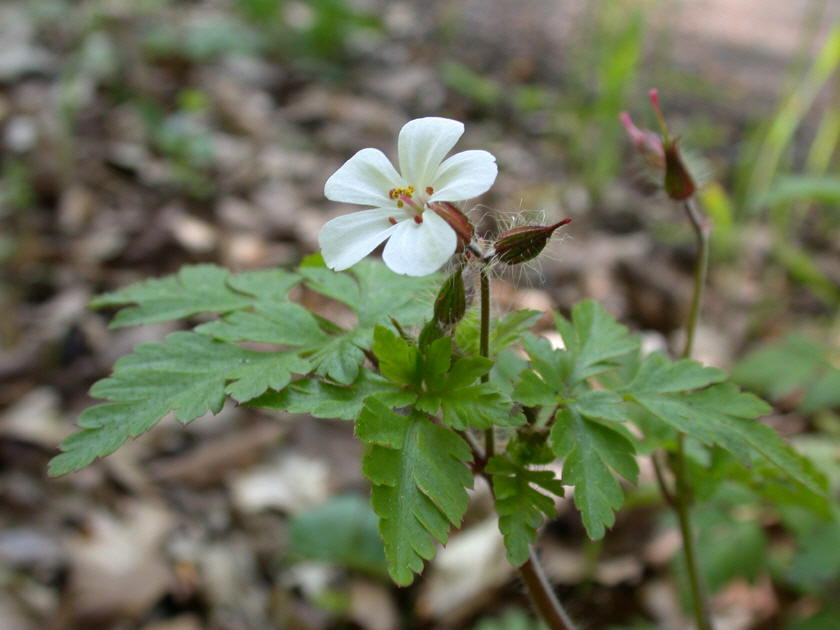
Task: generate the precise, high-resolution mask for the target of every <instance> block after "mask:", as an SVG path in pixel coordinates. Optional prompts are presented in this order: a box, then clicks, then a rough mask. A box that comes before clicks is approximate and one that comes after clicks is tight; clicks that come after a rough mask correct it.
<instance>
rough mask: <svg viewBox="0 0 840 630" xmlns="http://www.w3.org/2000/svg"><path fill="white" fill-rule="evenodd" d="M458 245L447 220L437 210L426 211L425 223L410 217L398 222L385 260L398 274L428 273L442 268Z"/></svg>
mask: <svg viewBox="0 0 840 630" xmlns="http://www.w3.org/2000/svg"><path fill="white" fill-rule="evenodd" d="M457 244H458V239H457V237H456V236H455V230H453V229H452V228H451V227H450V226H449V224H448V223H447V222H446V221H444V220H443V219H441V218H440V217H439V216H438V215H436V214H435V213H434V212H424V213H423V222H422V223H419V224H418V223H415V222H414V221H413V220H408V221H403V222H402V223H399V224H397V229H396V230H395V231H394V233H393V234H392V235H391V238H390V239H388V243H387V244H386V245H385V251H383V252H382V260H384V261H385V264H386V265H388V267H389V268H390V269H391V271H395V272H396V273H402V274H405V275H407V276H425V275H428V274H430V273H434V272H435V271H437V270H438V269H440V268H441V266H443V264H444V263H445V262H446V261H447V260H449V257H450V256H452V254H454V253H455V247H456V246H457Z"/></svg>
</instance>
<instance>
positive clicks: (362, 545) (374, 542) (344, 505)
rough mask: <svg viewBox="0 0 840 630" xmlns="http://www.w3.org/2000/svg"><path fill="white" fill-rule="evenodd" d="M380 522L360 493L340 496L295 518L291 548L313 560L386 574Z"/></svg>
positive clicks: (290, 526)
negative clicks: (378, 528) (378, 531)
mask: <svg viewBox="0 0 840 630" xmlns="http://www.w3.org/2000/svg"><path fill="white" fill-rule="evenodd" d="M377 522H378V519H377V518H376V514H374V512H373V510H371V508H370V504H369V503H368V502H367V501H365V500H364V499H362V498H361V497H360V496H358V495H353V494H346V495H341V496H337V497H334V498H332V499H330V500H329V501H328V502H327V503H325V504H324V505H320V506H318V507H316V508H314V509H311V510H308V511H306V512H303V513H301V514H298V515H296V516H295V517H294V518H293V519H292V520H291V522H290V523H289V543H290V545H289V546H290V550H291V551H292V552H293V553H294V554H296V555H298V556H301V557H303V558H307V559H309V560H318V561H321V562H328V563H330V564H333V565H336V566H340V567H345V568H348V569H354V570H357V571H362V572H364V573H367V574H370V575H373V576H375V577H380V576H381V577H384V576H385V574H386V566H385V553H384V551H383V548H382V541H381V540H380V539H379V535H378V534H377V532H376V525H377Z"/></svg>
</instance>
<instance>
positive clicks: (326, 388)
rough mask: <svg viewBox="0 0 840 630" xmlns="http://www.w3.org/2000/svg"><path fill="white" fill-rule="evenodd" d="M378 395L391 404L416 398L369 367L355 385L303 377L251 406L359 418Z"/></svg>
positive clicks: (325, 415)
mask: <svg viewBox="0 0 840 630" xmlns="http://www.w3.org/2000/svg"><path fill="white" fill-rule="evenodd" d="M368 396H376V397H377V398H378V399H379V400H381V401H382V402H384V403H385V404H386V405H388V406H389V407H391V408H397V407H405V406H407V405H410V404H411V403H412V402H414V399H415V398H416V394H414V392H411V391H408V390H404V389H402V388H401V387H400V386H399V385H396V384H394V383H392V382H391V381H389V380H387V379H384V378H382V377H381V376H379V375H378V374H376V373H374V372H371V371H370V370H367V369H362V370H360V371H359V376H358V377H357V378H356V380H355V381H354V382H353V383H352V384H351V385H336V384H333V383H327V382H324V381H322V380H320V379H317V378H303V379H300V380H297V381H294V382H292V383H290V384H289V385H287V386H286V387H285V388H284V389H283V390H281V391H279V392H274V391H269V392H266V393H265V394H263V395H262V396H259V397H258V398H254V399H253V400H250V401H248V403H247V404H248V406H249V407H262V408H266V409H282V410H284V411H288V412H289V413H308V414H311V415H313V416H315V417H316V418H340V419H342V420H355V419H356V418H358V417H359V414H360V413H361V411H362V406H363V405H364V401H365V398H367V397H368Z"/></svg>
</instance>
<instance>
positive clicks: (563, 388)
mask: <svg viewBox="0 0 840 630" xmlns="http://www.w3.org/2000/svg"><path fill="white" fill-rule="evenodd" d="M522 345H523V346H525V351H526V352H527V353H528V356H529V357H530V358H531V366H532V368H533V369H532V370H527V369H526V370H524V371H523V372H521V373H520V375H519V381H518V382H517V383H516V386H515V387H514V390H513V398H514V399H515V400H517V401H519V402H521V403H522V404H523V405H529V406H538V405H541V406H545V407H553V406H554V405H556V404H558V403H561V402H565V400H566V396H568V389H569V382H568V379H569V374H570V359H571V355H570V354H569V353H568V352H566V351H565V350H556V349H554V348H552V347H551V344H550V343H549V341H548V339H546V338H544V337H536V336H534V335H526V336H525V337H524V338H523V340H522Z"/></svg>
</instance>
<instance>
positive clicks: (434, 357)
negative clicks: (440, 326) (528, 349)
mask: <svg viewBox="0 0 840 630" xmlns="http://www.w3.org/2000/svg"><path fill="white" fill-rule="evenodd" d="M451 358H452V340H451V339H449V338H448V337H443V338H440V339H437V340H435V341H434V342H433V343H432V344H431V345H430V347H429V348H428V350H427V353H426V355H425V356H424V357H423V360H422V367H421V370H420V372H421V374H422V378H423V385H424V387H423V393H422V394H421V395H420V397H419V398H418V399H417V402H416V404H415V406H416V408H417V409H418V410H420V411H424V412H426V413H429V414H437V413H438V410H441V411H442V412H443V414H442V419H443V422H444V424H446V425H448V426H451V427H453V428H455V429H459V430H464V429H466V428H468V427H474V428H476V429H489V428H490V427H492V426H494V425H498V426H518V425H521V424H523V423H524V422H525V417H524V416H523V415H522V413H521V412H519V411H517V412H514V411H513V402H512V401H511V400H510V399H509V398H508V397H507V396H506V395H505V394H503V393H502V392H501V391H499V389H498V387H496V385H495V384H493V383H478V382H477V381H478V379H479V378H481V377H482V376H484V375H485V374H487V373H488V372H489V371H490V368H492V367H493V362H492V361H490V360H489V359H486V358H484V357H465V358H463V359H459V360H458V361H455V363H453V364H451V367H450V362H451Z"/></svg>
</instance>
